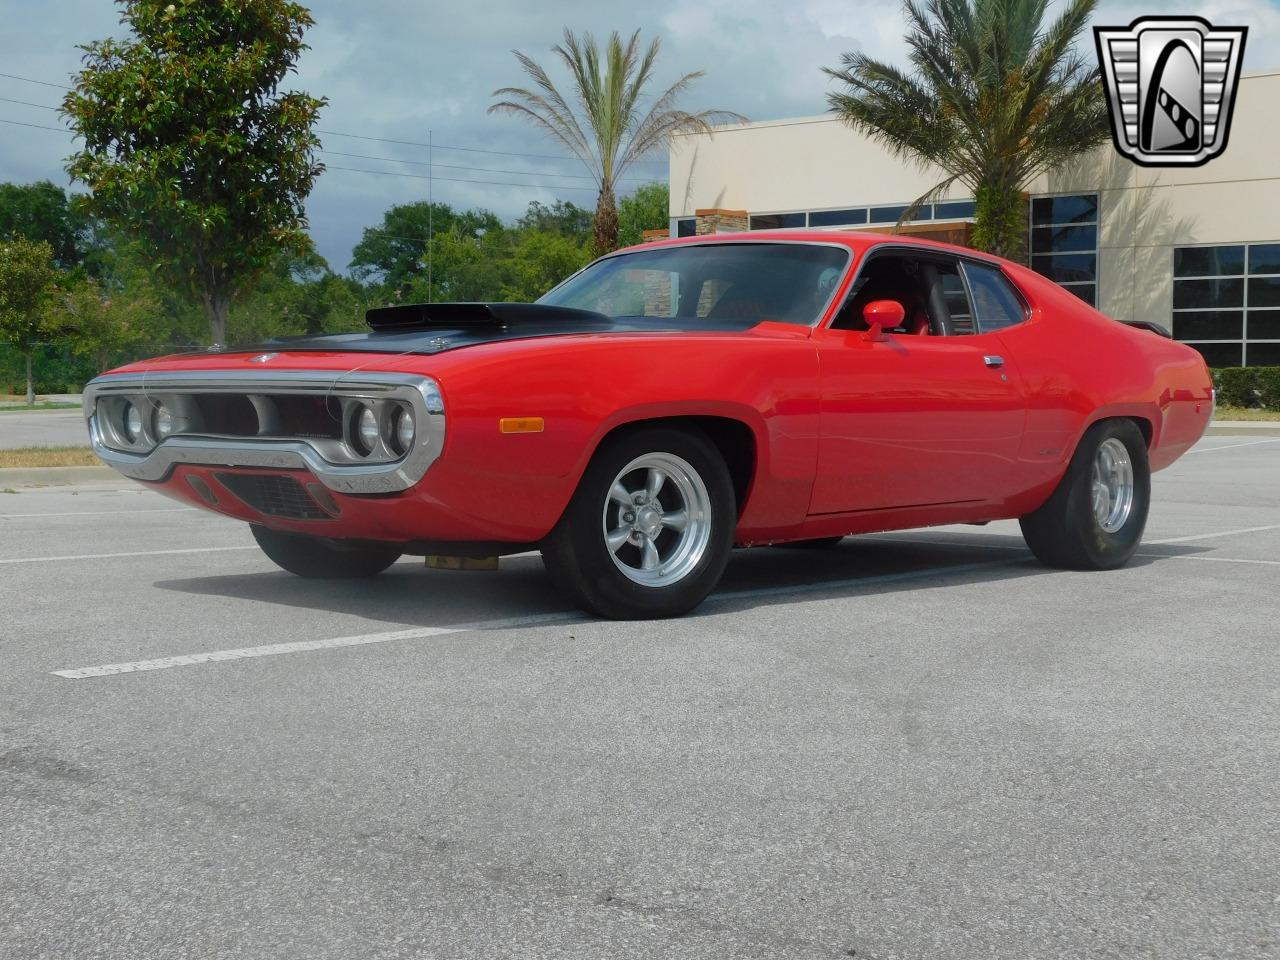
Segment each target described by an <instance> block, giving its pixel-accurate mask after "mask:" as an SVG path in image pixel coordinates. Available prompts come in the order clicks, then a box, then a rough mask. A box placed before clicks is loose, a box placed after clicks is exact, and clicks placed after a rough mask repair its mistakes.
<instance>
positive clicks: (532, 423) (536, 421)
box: [498, 417, 546, 433]
mask: <svg viewBox="0 0 1280 960" xmlns="http://www.w3.org/2000/svg"><path fill="white" fill-rule="evenodd" d="M545 427H546V423H545V421H543V419H542V418H541V417H503V418H502V419H501V420H499V421H498V431H499V432H500V433H541V432H542V431H543V429H545Z"/></svg>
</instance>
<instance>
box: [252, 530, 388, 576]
mask: <svg viewBox="0 0 1280 960" xmlns="http://www.w3.org/2000/svg"><path fill="white" fill-rule="evenodd" d="M250 529H251V530H252V531H253V539H255V540H257V541H258V546H260V547H261V548H262V552H263V553H265V554H266V555H267V556H268V557H270V558H271V560H272V561H273V562H274V563H275V564H276V566H278V567H280V568H281V569H284V570H287V571H289V572H290V573H292V574H296V575H297V576H299V577H308V578H311V579H323V580H348V579H356V578H361V577H373V576H376V575H377V574H379V573H381V572H382V571H383V570H385V569H387V567H389V566H391V565H392V564H393V563H395V562H396V561H397V560H399V559H400V551H399V550H397V549H395V548H394V547H383V546H367V545H363V544H362V545H351V546H347V545H344V544H343V543H342V542H341V541H338V540H329V539H326V538H324V537H309V536H306V535H305V534H300V533H282V532H281V531H279V530H272V529H270V528H268V527H264V526H260V525H259V524H252V525H251V526H250Z"/></svg>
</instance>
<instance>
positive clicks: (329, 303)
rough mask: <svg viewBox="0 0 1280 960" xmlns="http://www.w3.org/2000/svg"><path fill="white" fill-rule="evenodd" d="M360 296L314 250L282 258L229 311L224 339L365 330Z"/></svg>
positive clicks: (352, 284)
mask: <svg viewBox="0 0 1280 960" xmlns="http://www.w3.org/2000/svg"><path fill="white" fill-rule="evenodd" d="M361 292H362V291H361V288H360V286H359V284H357V283H355V282H354V281H352V280H349V279H347V278H344V277H339V276H337V275H336V274H335V273H334V272H333V271H332V270H330V269H329V264H328V263H326V262H325V259H324V258H323V257H322V256H320V254H319V253H317V252H316V251H315V249H314V248H308V249H307V250H306V251H305V252H303V253H301V254H293V255H285V254H282V255H281V256H280V257H279V258H278V259H277V260H276V262H275V263H274V264H272V266H271V268H270V269H269V270H267V271H265V272H264V273H263V274H262V275H261V276H260V277H259V278H258V280H257V282H256V283H255V284H254V286H253V287H252V288H250V289H249V290H246V291H245V293H244V294H243V295H242V296H241V298H240V299H239V300H238V301H237V303H236V304H235V306H233V307H232V309H231V314H230V316H229V318H228V323H227V330H228V339H229V340H230V342H232V343H235V344H249V343H260V342H262V341H263V340H267V339H270V338H273V337H280V336H293V335H297V334H304V333H306V334H318V333H339V332H345V331H352V330H359V329H361V328H363V327H364V309H365V304H364V301H363V298H362V297H361Z"/></svg>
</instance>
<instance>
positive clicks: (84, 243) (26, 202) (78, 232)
mask: <svg viewBox="0 0 1280 960" xmlns="http://www.w3.org/2000/svg"><path fill="white" fill-rule="evenodd" d="M9 237H26V238H27V239H28V240H43V241H45V242H46V243H47V244H49V247H50V249H52V250H53V262H54V265H55V266H57V267H58V268H60V269H62V270H71V269H74V268H76V267H79V266H82V265H84V264H85V261H86V259H87V258H89V257H90V256H91V255H92V254H93V253H94V252H96V249H97V247H98V246H99V243H98V241H97V238H96V233H95V224H94V223H93V220H92V218H91V217H90V216H89V215H88V213H87V211H86V210H85V208H84V204H83V203H77V202H74V200H73V199H70V198H68V197H67V193H66V191H65V190H63V189H62V188H61V187H59V186H57V185H56V184H54V183H51V182H50V181H48V180H41V181H40V182H39V183H26V184H18V183H0V239H6V238H9Z"/></svg>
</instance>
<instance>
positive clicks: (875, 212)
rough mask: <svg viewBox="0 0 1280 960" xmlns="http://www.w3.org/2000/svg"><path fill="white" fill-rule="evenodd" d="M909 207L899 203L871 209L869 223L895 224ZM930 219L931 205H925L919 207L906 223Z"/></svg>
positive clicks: (931, 214)
mask: <svg viewBox="0 0 1280 960" xmlns="http://www.w3.org/2000/svg"><path fill="white" fill-rule="evenodd" d="M909 206H910V204H906V203H900V204H895V205H894V206H892V207H872V208H871V222H872V223H897V222H898V221H899V220H901V219H902V215H903V214H904V213H906V212H907V208H908V207H909ZM932 219H933V204H932V203H926V204H924V205H923V206H921V207H920V209H919V210H917V211H916V212H915V215H914V216H913V217H911V218H910V219H909V220H908V221H907V222H908V223H915V222H916V221H917V220H932Z"/></svg>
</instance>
